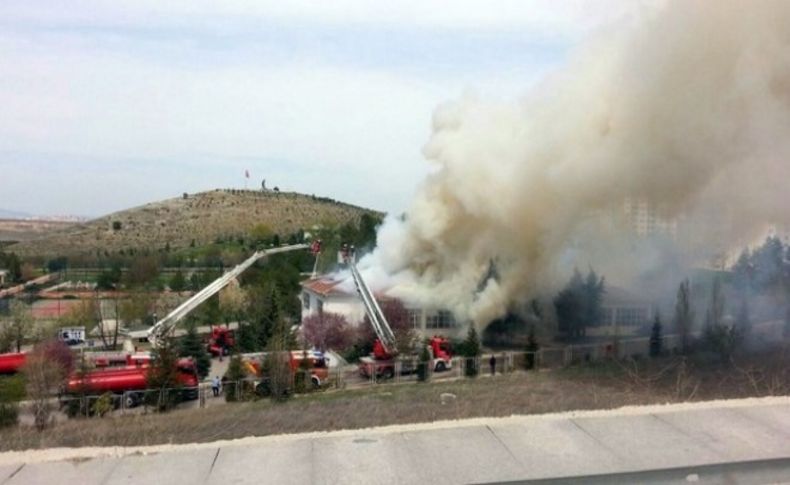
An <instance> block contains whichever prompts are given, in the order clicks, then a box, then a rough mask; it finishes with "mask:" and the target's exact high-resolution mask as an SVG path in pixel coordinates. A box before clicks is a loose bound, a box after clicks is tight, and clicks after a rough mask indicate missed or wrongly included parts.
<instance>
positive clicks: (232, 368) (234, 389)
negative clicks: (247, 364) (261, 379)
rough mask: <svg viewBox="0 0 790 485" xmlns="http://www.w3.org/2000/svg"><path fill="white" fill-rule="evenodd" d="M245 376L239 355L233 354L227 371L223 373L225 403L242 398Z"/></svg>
mask: <svg viewBox="0 0 790 485" xmlns="http://www.w3.org/2000/svg"><path fill="white" fill-rule="evenodd" d="M245 376H246V373H245V372H244V367H243V364H242V361H241V355H239V354H234V355H233V356H232V357H231V358H230V362H228V370H227V371H225V376H224V377H225V385H224V388H225V389H224V394H225V401H227V402H234V401H239V400H241V398H242V389H243V388H244V387H243V382H242V380H243V379H244V377H245Z"/></svg>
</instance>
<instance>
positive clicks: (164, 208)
mask: <svg viewBox="0 0 790 485" xmlns="http://www.w3.org/2000/svg"><path fill="white" fill-rule="evenodd" d="M366 213H367V214H371V215H376V216H377V217H378V216H380V215H381V214H380V213H377V212H375V211H372V210H368V209H364V208H361V207H356V206H353V205H349V204H345V203H342V202H338V201H335V200H332V199H328V198H322V197H315V196H311V195H304V194H298V193H295V192H272V191H269V192H260V191H251V190H249V191H246V190H235V189H216V190H214V191H210V192H201V193H197V194H185V195H184V196H182V197H178V198H173V199H167V200H164V201H160V202H154V203H150V204H146V205H143V206H141V207H136V208H133V209H128V210H124V211H120V212H116V213H113V214H110V215H107V216H104V217H100V218H98V219H94V220H92V221H89V222H85V223H80V224H74V225H72V226H69V227H66V228H64V229H60V230H54V231H51V232H47V233H46V234H43V235H42V236H40V237H39V238H36V239H33V240H30V241H23V242H20V243H18V244H14V245H11V246H9V247H8V248H7V249H6V250H7V251H10V252H14V253H17V254H19V255H20V256H38V257H52V256H107V255H113V254H118V253H121V254H123V253H122V252H129V250H135V251H141V250H142V251H151V252H156V251H163V250H165V251H170V250H177V249H182V248H189V247H195V246H203V245H207V244H211V243H214V242H216V241H221V240H231V239H234V238H243V237H247V236H248V235H249V234H250V232H251V231H253V229H254V228H257V230H258V231H260V230H261V228H265V229H264V230H265V231H267V232H268V231H270V232H271V233H272V234H278V235H280V236H281V237H285V236H288V235H291V234H294V233H298V232H300V231H303V230H304V231H310V230H311V229H312V228H314V227H338V226H341V225H344V224H347V223H351V224H355V225H356V224H358V223H359V220H360V218H361V216H362V215H363V214H366Z"/></svg>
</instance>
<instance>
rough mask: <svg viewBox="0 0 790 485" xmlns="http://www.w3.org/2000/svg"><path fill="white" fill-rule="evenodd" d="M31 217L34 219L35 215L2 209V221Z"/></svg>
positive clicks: (0, 212)
mask: <svg viewBox="0 0 790 485" xmlns="http://www.w3.org/2000/svg"><path fill="white" fill-rule="evenodd" d="M29 217H33V215H32V214H28V213H27V212H19V211H10V210H6V209H0V219H27V218H29Z"/></svg>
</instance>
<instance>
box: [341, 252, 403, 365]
mask: <svg viewBox="0 0 790 485" xmlns="http://www.w3.org/2000/svg"><path fill="white" fill-rule="evenodd" d="M348 267H349V269H350V270H351V276H352V277H353V279H354V285H356V287H357V291H358V292H359V296H360V298H361V299H362V303H363V305H364V306H365V313H366V314H367V316H368V319H369V320H370V324H371V325H372V326H373V331H374V332H376V336H377V337H378V339H379V341H380V342H381V344H382V345H383V346H384V349H385V350H386V351H387V352H388V353H390V354H395V353H397V349H396V345H395V333H394V332H393V331H392V328H391V327H390V324H389V322H388V321H387V317H385V316H384V312H382V311H381V307H380V306H379V304H378V302H377V301H376V298H375V297H374V296H373V292H372V291H370V287H369V286H368V285H367V283H366V282H365V279H364V278H362V275H361V274H360V273H359V270H358V269H357V265H356V264H355V263H354V261H353V259H350V260H348Z"/></svg>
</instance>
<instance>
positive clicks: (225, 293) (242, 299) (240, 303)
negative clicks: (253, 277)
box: [219, 281, 249, 324]
mask: <svg viewBox="0 0 790 485" xmlns="http://www.w3.org/2000/svg"><path fill="white" fill-rule="evenodd" d="M248 303H249V298H248V296H247V292H246V291H244V290H243V289H242V288H241V287H240V286H239V284H238V282H235V281H234V282H231V284H229V285H228V286H226V287H225V288H223V289H222V291H220V293H219V309H220V312H221V313H222V319H223V320H224V321H225V323H226V324H228V323H230V322H232V321H233V320H236V321H237V322H238V321H239V320H241V319H242V315H243V314H244V310H245V309H246V308H247V305H248ZM239 323H241V322H239Z"/></svg>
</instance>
